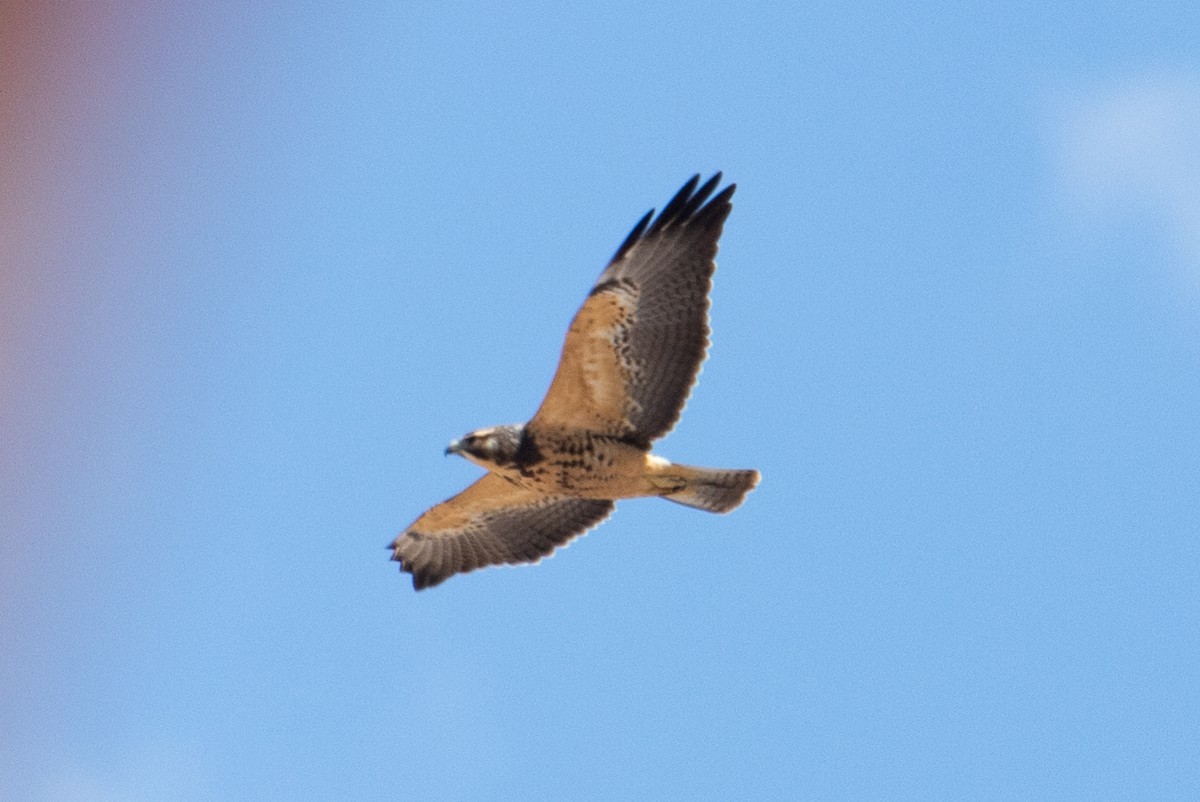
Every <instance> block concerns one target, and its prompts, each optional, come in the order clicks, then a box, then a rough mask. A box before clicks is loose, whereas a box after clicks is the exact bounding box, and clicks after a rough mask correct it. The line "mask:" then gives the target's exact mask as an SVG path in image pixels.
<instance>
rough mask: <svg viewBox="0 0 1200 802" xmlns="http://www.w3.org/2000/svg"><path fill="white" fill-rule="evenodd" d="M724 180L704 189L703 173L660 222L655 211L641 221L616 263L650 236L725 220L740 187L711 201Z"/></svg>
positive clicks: (714, 180)
mask: <svg viewBox="0 0 1200 802" xmlns="http://www.w3.org/2000/svg"><path fill="white" fill-rule="evenodd" d="M721 177H722V175H721V173H720V172H719V171H718V172H717V173H715V174H713V176H712V177H711V178H709V179H708V180H707V181H705V182H704V185H703V186H700V174H699V173H696V174H695V175H693V176H692V177H691V178H689V179H688V180H687V182H686V183H684V185H683V186H682V187H680V189H679V191H678V192H676V193H675V195H674V196H673V197H672V198H671V200H669V201H667V205H666V206H664V207H663V209H662V212H661V213H660V214H659V215H658V217H657V218H656V217H655V216H654V209H651V210H650V211H649V212H647V213H646V215H645V216H644V217H643V218H642V219H641V220H639V221H638V223H637V225H635V226H634V227H633V230H632V231H630V232H629V236H627V237H626V238H625V241H624V242H622V243H621V247H619V248H617V252H616V253H615V254H613V258H612V261H613V262H619V261H620V260H621V259H623V258H624V257H625V254H627V253H629V250H630V249H631V248H633V246H634V245H636V244H637V243H638V242H639V241H640V240H641V239H642V238H643V237H644V236H647V235H649V234H654V233H655V232H658V231H662V230H663V229H666V228H669V227H671V226H674V225H686V224H687V223H689V222H690V221H692V220H698V221H700V222H702V223H703V224H704V225H709V224H711V222H712V221H713V220H714V219H720V220H724V219H725V217H727V216H728V215H729V210H730V208H731V207H730V203H729V199H730V198H731V197H733V192H734V190H735V189H737V184H730V185H729V186H727V187H725V188H724V189H723V190H721V191H720V192H718V193H717V195H716V196H715V197H713V198H712V199H711V200H710V199H709V196H710V195H712V193H713V190H715V189H716V188H717V187H718V186H719V185H720V183H721ZM697 187H698V188H697Z"/></svg>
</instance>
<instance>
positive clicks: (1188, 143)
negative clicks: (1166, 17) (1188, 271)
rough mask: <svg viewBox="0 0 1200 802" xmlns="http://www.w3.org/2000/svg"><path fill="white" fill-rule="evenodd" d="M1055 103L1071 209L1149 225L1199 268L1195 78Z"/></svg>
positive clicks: (1198, 89)
mask: <svg viewBox="0 0 1200 802" xmlns="http://www.w3.org/2000/svg"><path fill="white" fill-rule="evenodd" d="M1057 100H1058V101H1059V102H1056V103H1055V104H1054V105H1055V107H1056V117H1057V118H1058V119H1057V122H1058V125H1057V157H1058V158H1057V162H1058V169H1059V172H1060V176H1059V177H1060V183H1061V187H1060V189H1061V190H1062V191H1063V192H1064V193H1065V196H1066V199H1067V200H1068V202H1069V203H1070V204H1071V205H1073V206H1075V207H1076V208H1077V210H1079V211H1083V212H1085V213H1088V214H1089V215H1092V214H1095V215H1101V216H1109V215H1113V214H1118V215H1138V216H1142V217H1146V218H1147V219H1151V220H1153V221H1154V222H1156V223H1158V224H1160V225H1162V226H1163V227H1164V229H1165V230H1166V231H1167V232H1168V234H1169V235H1170V236H1171V237H1172V238H1173V239H1175V240H1176V244H1177V245H1178V247H1179V248H1180V249H1181V251H1182V253H1183V255H1184V257H1185V258H1186V259H1187V260H1188V261H1189V262H1191V263H1192V264H1193V265H1194V266H1196V267H1197V268H1200V76H1181V75H1173V76H1164V75H1158V76H1147V77H1144V78H1141V79H1138V80H1130V81H1126V82H1121V83H1114V84H1112V85H1109V86H1106V87H1102V88H1099V89H1094V90H1092V91H1089V92H1078V93H1071V94H1068V95H1066V96H1059V97H1058V98H1057Z"/></svg>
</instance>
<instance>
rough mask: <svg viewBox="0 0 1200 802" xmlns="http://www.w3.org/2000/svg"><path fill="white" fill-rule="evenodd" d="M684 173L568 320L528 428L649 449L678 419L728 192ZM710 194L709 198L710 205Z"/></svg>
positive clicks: (701, 352)
mask: <svg viewBox="0 0 1200 802" xmlns="http://www.w3.org/2000/svg"><path fill="white" fill-rule="evenodd" d="M720 182H721V174H720V173H717V174H716V175H714V176H713V177H712V178H710V179H709V180H708V181H706V182H705V183H704V185H703V186H699V188H697V187H698V185H699V183H700V176H699V175H696V176H693V177H692V179H691V180H690V181H688V182H687V183H686V184H684V186H683V188H681V189H680V190H679V192H678V193H676V194H675V196H674V197H673V198H672V199H671V200H670V201H668V202H667V205H666V206H665V207H663V210H662V213H661V214H659V215H658V217H657V218H655V217H654V212H653V210H651V212H650V213H649V214H647V215H646V216H645V217H643V218H642V219H641V220H640V221H639V222H638V224H637V225H636V226H634V228H633V231H632V232H630V234H629V236H628V237H627V238H626V239H625V241H624V242H623V243H622V244H621V246H620V247H619V248H618V249H617V252H616V255H615V256H614V257H613V260H612V261H611V262H610V263H609V265H608V267H607V268H606V269H605V270H604V272H603V273H601V274H600V278H599V279H598V280H597V282H596V285H595V286H594V287H593V288H592V291H591V294H589V296H588V298H587V300H586V301H584V303H583V306H582V307H581V308H580V309H579V312H578V313H576V315H575V318H574V320H572V321H571V326H570V329H569V330H568V331H567V337H566V341H565V342H564V344H563V351H562V357H561V359H560V360H559V365H558V370H557V371H556V372H555V374H554V379H553V380H552V381H551V383H550V389H549V390H548V391H547V393H546V398H545V399H544V400H543V401H542V405H541V407H540V408H539V409H538V411H537V414H535V415H534V417H533V419H532V420H531V421H530V424H529V425H530V426H532V427H538V426H544V427H556V428H557V427H566V428H576V429H586V430H588V431H594V432H600V433H603V434H609V435H612V436H617V437H623V438H628V439H631V440H634V441H636V442H639V443H640V444H642V445H643V446H646V447H648V446H649V443H650V441H652V440H654V439H656V438H659V437H661V436H663V435H664V434H666V433H667V432H669V431H670V430H671V428H672V427H673V426H674V425H675V423H676V421H678V420H679V415H680V413H681V412H682V411H683V406H684V403H685V402H686V401H687V397H688V394H689V392H690V390H691V387H692V385H693V384H694V383H695V380H696V376H697V374H698V373H699V371H700V364H701V363H702V362H703V361H704V356H705V352H706V350H707V348H708V334H709V329H708V293H709V290H710V288H711V287H712V274H713V271H714V270H715V269H716V261H715V258H716V253H717V240H718V239H719V238H720V236H721V230H722V227H723V226H724V223H725V219H726V218H727V217H728V216H729V212H730V210H731V209H732V203H731V200H730V199H731V198H732V196H733V192H734V189H735V188H736V185H734V184H730V185H729V186H727V187H725V188H724V189H723V190H721V191H720V192H718V193H717V194H716V195H715V196H713V192H714V191H715V190H716V188H717V186H718V185H719V184H720ZM710 196H711V200H710Z"/></svg>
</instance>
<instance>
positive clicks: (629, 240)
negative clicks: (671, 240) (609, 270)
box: [612, 209, 654, 262]
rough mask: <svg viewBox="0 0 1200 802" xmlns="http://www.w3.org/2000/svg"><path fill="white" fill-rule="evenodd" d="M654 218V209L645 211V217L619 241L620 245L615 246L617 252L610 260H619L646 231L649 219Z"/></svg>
mask: <svg viewBox="0 0 1200 802" xmlns="http://www.w3.org/2000/svg"><path fill="white" fill-rule="evenodd" d="M653 219H654V210H653V209H651V210H650V211H648V212H646V215H645V217H643V218H642V219H641V220H639V221H638V223H637V225H636V226H634V227H633V231H630V232H629V236H628V237H626V238H625V241H624V242H622V243H621V247H619V248H617V252H616V253H614V254H613V258H612V261H614V262H619V261H621V259H622V258H623V257H624V256H625V254H626V253H628V252H629V249H630V248H632V247H633V246H634V244H635V243H636V242H637V241H638V240H640V239H641V238H642V234H645V233H646V227H647V226H649V225H650V221H651V220H653Z"/></svg>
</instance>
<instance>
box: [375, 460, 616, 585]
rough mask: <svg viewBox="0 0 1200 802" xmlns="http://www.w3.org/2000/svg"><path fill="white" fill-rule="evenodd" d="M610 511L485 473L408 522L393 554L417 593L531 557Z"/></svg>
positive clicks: (608, 506) (600, 503)
mask: <svg viewBox="0 0 1200 802" xmlns="http://www.w3.org/2000/svg"><path fill="white" fill-rule="evenodd" d="M612 510H613V502H611V501H604V500H597V499H583V498H565V497H562V496H546V495H543V494H541V493H538V492H536V491H533V490H527V489H525V488H522V487H518V486H517V485H514V484H513V483H512V482H509V481H508V480H507V479H504V478H503V477H500V476H497V475H496V474H494V473H489V474H485V475H484V476H483V478H482V479H480V480H479V481H477V482H476V483H475V484H473V485H471V486H470V487H468V488H467V489H466V490H464V491H463V492H461V493H459V494H458V495H457V496H454V497H453V498H451V499H447V500H446V501H443V502H442V503H441V504H438V505H437V506H435V507H433V508H431V509H430V510H428V511H427V512H426V513H425V514H424V515H422V516H421V517H420V518H418V519H417V520H415V521H413V523H412V525H411V526H409V527H408V529H406V530H405V531H404V532H403V534H401V535H400V536H399V537H398V538H396V540H395V542H393V543H392V545H391V546H390V548H391V549H392V559H393V560H395V561H396V562H398V563H400V568H401V570H404V571H407V572H409V573H410V574H412V575H413V587H415V588H416V589H417V590H422V589H423V588H428V587H432V586H434V585H437V584H440V583H442V582H444V581H445V580H446V579H448V578H449V577H451V576H453V575H454V574H460V573H465V572H467V571H473V570H475V569H476V568H483V567H484V566H487V565H499V564H501V563H510V564H515V563H531V562H537V561H538V560H540V559H541V558H542V557H545V556H546V555H547V554H549V553H550V552H552V551H554V549H555V548H557V547H558V546H561V545H563V544H564V543H567V542H568V541H570V540H571V539H573V538H575V537H577V536H579V535H581V534H583V533H584V532H586V531H587V530H588V529H590V528H592V527H593V526H595V525H596V524H598V523H600V522H601V521H603V520H604V519H605V518H607V517H608V516H609V515H610V514H611V513H612Z"/></svg>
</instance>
